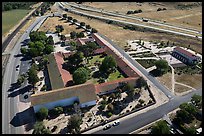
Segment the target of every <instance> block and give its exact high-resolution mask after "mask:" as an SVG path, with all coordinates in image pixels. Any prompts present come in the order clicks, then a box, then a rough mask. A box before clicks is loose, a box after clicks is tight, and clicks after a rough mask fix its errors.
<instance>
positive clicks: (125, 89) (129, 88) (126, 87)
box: [121, 83, 134, 92]
mask: <svg viewBox="0 0 204 136" xmlns="http://www.w3.org/2000/svg"><path fill="white" fill-rule="evenodd" d="M121 90H122V91H123V92H129V91H133V90H134V87H133V86H132V85H131V84H129V83H125V84H124V85H123V86H122V87H121Z"/></svg>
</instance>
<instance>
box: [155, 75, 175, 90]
mask: <svg viewBox="0 0 204 136" xmlns="http://www.w3.org/2000/svg"><path fill="white" fill-rule="evenodd" d="M171 75H172V74H171V73H169V72H168V73H166V74H164V75H162V76H161V77H157V80H159V82H161V83H162V84H163V85H165V86H166V87H167V88H168V89H169V90H171V89H172V82H171Z"/></svg>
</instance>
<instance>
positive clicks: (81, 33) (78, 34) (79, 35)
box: [76, 32, 84, 38]
mask: <svg viewBox="0 0 204 136" xmlns="http://www.w3.org/2000/svg"><path fill="white" fill-rule="evenodd" d="M76 37H77V38H82V37H84V33H83V32H80V33H77V35H76Z"/></svg>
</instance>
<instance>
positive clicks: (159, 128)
mask: <svg viewBox="0 0 204 136" xmlns="http://www.w3.org/2000/svg"><path fill="white" fill-rule="evenodd" d="M151 133H152V134H170V128H169V126H167V123H166V122H165V121H164V120H161V121H159V122H157V123H156V124H155V125H154V126H153V127H152V129H151Z"/></svg>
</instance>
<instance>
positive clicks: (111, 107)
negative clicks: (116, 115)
mask: <svg viewBox="0 0 204 136" xmlns="http://www.w3.org/2000/svg"><path fill="white" fill-rule="evenodd" d="M107 109H108V111H113V110H114V106H113V104H111V103H109V104H108V105H107Z"/></svg>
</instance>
